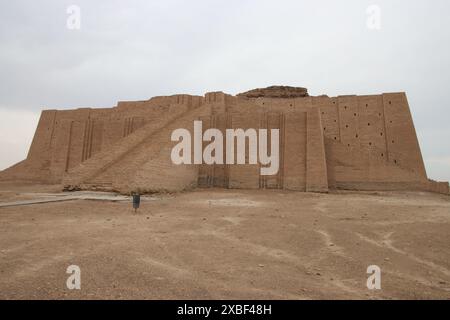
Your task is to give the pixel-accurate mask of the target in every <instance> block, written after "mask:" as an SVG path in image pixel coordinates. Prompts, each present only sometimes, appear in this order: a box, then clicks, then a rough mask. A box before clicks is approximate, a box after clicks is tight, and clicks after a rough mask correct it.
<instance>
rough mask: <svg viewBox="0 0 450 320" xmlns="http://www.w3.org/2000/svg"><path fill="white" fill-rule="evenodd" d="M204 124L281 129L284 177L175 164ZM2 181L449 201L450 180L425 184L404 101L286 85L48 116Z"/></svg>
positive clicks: (254, 169) (396, 96) (242, 168)
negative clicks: (178, 150) (361, 193)
mask: <svg viewBox="0 0 450 320" xmlns="http://www.w3.org/2000/svg"><path fill="white" fill-rule="evenodd" d="M196 120H202V122H203V130H204V131H205V130H207V129H208V128H217V129H220V130H223V131H225V130H226V129H233V128H242V129H244V130H245V129H249V128H255V129H279V132H280V134H279V146H280V155H279V158H280V165H279V170H278V172H277V174H275V175H272V176H261V175H260V165H259V164H256V165H254V164H245V165H229V164H213V165H205V164H199V165H175V164H174V163H173V162H172V161H171V149H172V148H173V146H174V145H175V144H176V142H173V141H171V133H172V132H173V130H176V129H178V128H186V129H192V124H193V122H194V121H196ZM223 152H224V155H225V154H226V150H225V148H224V150H223ZM0 180H15V181H31V182H38V183H62V184H63V185H64V186H65V187H66V188H67V189H94V190H114V191H119V192H123V193H128V192H131V191H133V190H140V191H141V192H157V191H179V190H185V189H191V188H195V187H223V188H248V189H288V190H298V191H312V192H327V191H328V190H330V189H351V190H425V191H432V192H438V193H443V194H448V193H449V184H448V182H435V181H432V180H429V179H428V178H427V175H426V172H425V167H424V162H423V159H422V154H421V151H420V147H419V143H418V140H417V136H416V131H415V128H414V124H413V120H412V116H411V112H410V108H409V105H408V101H407V98H406V95H405V93H384V94H379V95H363V96H356V95H347V96H338V97H328V96H326V95H323V96H318V97H312V96H309V95H308V91H307V89H305V88H295V87H284V86H273V87H268V88H264V89H254V90H250V91H247V92H245V93H242V94H239V95H237V96H232V95H228V94H225V93H223V92H210V93H206V94H205V95H204V96H192V95H185V94H182V95H174V96H165V97H154V98H152V99H150V100H147V101H127V102H119V103H118V104H117V106H115V107H113V108H104V109H91V108H81V109H76V110H44V111H42V114H41V117H40V120H39V124H38V127H37V129H36V133H35V136H34V139H33V142H32V145H31V147H30V150H29V153H28V156H27V158H26V159H25V160H24V161H22V162H20V163H18V164H16V165H14V166H12V167H11V168H8V169H6V170H4V171H2V172H0Z"/></svg>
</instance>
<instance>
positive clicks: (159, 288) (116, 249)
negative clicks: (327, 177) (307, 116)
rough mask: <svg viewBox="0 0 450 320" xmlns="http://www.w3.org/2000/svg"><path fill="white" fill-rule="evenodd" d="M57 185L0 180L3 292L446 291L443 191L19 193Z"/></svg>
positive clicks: (338, 295)
mask: <svg viewBox="0 0 450 320" xmlns="http://www.w3.org/2000/svg"><path fill="white" fill-rule="evenodd" d="M58 190H60V187H59V186H31V185H28V186H26V185H25V186H17V185H8V184H2V185H1V186H0V298H1V299H80V298H81V299H433V298H438V299H450V197H448V196H443V195H437V194H431V193H420V192H365V193H355V192H339V193H329V194H313V193H299V192H287V191H270V190H268V191H238V190H222V189H208V190H197V191H193V192H186V193H180V194H167V195H153V196H147V197H145V199H143V201H142V203H141V209H140V210H139V212H138V214H134V213H133V210H132V208H131V203H130V200H129V199H127V198H123V197H118V198H117V199H116V200H117V201H110V200H108V199H106V200H105V199H104V200H92V199H91V200H83V199H72V200H71V199H65V200H66V201H58V202H46V203H39V204H29V203H28V204H24V203H23V201H33V200H36V199H37V200H42V199H50V200H51V199H56V198H58V197H59V199H61V197H66V196H72V195H73V194H72V195H71V194H53V193H55V192H58ZM96 197H97V194H95V193H93V194H92V198H93V199H95V198H96ZM112 197H114V195H113V196H112ZM88 198H89V197H88ZM21 201H22V202H21ZM51 201H53V200H51ZM10 202H16V203H17V204H21V205H17V206H9V207H6V206H3V207H1V205H5V204H6V203H10ZM69 265H78V266H79V267H80V268H81V290H69V289H67V287H66V280H67V278H68V276H69V275H68V274H67V273H66V268H67V267H68V266H69ZM369 265H378V266H379V267H380V268H381V273H382V274H381V286H382V288H381V290H368V289H367V287H366V281H367V277H368V276H369V275H368V274H367V273H366V271H367V267H368V266H369Z"/></svg>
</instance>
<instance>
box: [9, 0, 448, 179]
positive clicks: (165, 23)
mask: <svg viewBox="0 0 450 320" xmlns="http://www.w3.org/2000/svg"><path fill="white" fill-rule="evenodd" d="M71 5H77V6H78V7H79V8H80V9H81V28H80V29H79V30H71V29H68V28H67V19H68V18H69V14H68V13H67V8H68V7H69V6H71ZM370 5H377V6H378V7H379V8H380V29H379V30H378V29H373V28H368V26H367V20H368V18H370V17H372V18H373V17H374V16H373V15H372V14H370V15H369V14H368V13H367V8H368V7H369V6H370ZM449 13H450V1H448V0H433V1H429V0H428V1H426V0H415V1H411V0H410V1H406V0H388V1H378V0H374V1H365V0H345V1H335V0H329V1H325V0H322V1H320V0H319V1H317V0H316V1H308V2H306V1H299V0H294V1H283V0H280V1H274V0H272V1H265V0H236V1H234V0H226V1H225V0H224V1H215V0H208V1H206V0H204V1H196V0H192V1H167V0H164V1H163V0H159V1H148V0H142V1H138V0H128V1H119V0H116V1H114V0H95V1H92V0H85V1H77V0H71V1H65V0H54V1H50V0H39V1H31V0H26V1H23V0H14V1H7V0H0V150H2V154H1V157H0V169H4V168H6V167H8V166H10V165H12V164H14V163H16V162H18V161H20V160H22V159H24V158H26V154H27V151H28V148H29V146H30V143H31V139H32V137H33V134H34V130H35V128H36V125H37V122H38V119H39V114H40V111H41V110H42V109H54V108H57V109H68V108H74V107H111V106H114V105H115V104H116V103H117V101H118V100H142V99H148V98H150V97H152V96H156V95H171V94H175V93H188V94H199V95H203V94H204V93H205V92H208V91H215V90H220V91H224V92H226V93H230V94H236V93H238V92H242V91H246V90H248V89H252V88H256V87H265V86H269V85H274V84H281V85H292V86H305V87H307V88H308V89H309V92H310V94H312V95H319V94H328V95H330V96H335V95H344V94H378V93H382V92H396V91H405V92H406V93H407V95H408V98H409V103H410V107H411V111H412V114H413V118H414V122H415V126H416V130H417V133H418V136H419V142H420V145H421V148H422V153H423V156H424V160H425V164H426V167H427V172H428V175H429V177H431V178H433V179H438V180H447V181H448V180H450V125H449V120H450V110H449V109H450V106H449V103H448V101H449V94H450V92H449V91H450V90H449V85H450V43H449V40H450V19H449V18H448V15H449ZM370 21H374V20H372V19H371V20H370ZM372 26H373V24H372Z"/></svg>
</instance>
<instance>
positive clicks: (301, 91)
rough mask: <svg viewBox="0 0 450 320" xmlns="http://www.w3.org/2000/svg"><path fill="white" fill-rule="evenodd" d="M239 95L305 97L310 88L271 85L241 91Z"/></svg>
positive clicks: (252, 96) (246, 96) (250, 96)
mask: <svg viewBox="0 0 450 320" xmlns="http://www.w3.org/2000/svg"><path fill="white" fill-rule="evenodd" d="M237 96H238V97H245V98H262V97H265V98H304V97H308V89H306V88H302V87H288V86H271V87H267V88H258V89H253V90H250V91H247V92H243V93H239V94H238V95H237Z"/></svg>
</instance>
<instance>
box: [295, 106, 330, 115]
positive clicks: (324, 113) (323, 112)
mask: <svg viewBox="0 0 450 320" xmlns="http://www.w3.org/2000/svg"><path fill="white" fill-rule="evenodd" d="M291 106H292V104H291ZM322 114H325V112H323V111H322Z"/></svg>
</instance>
